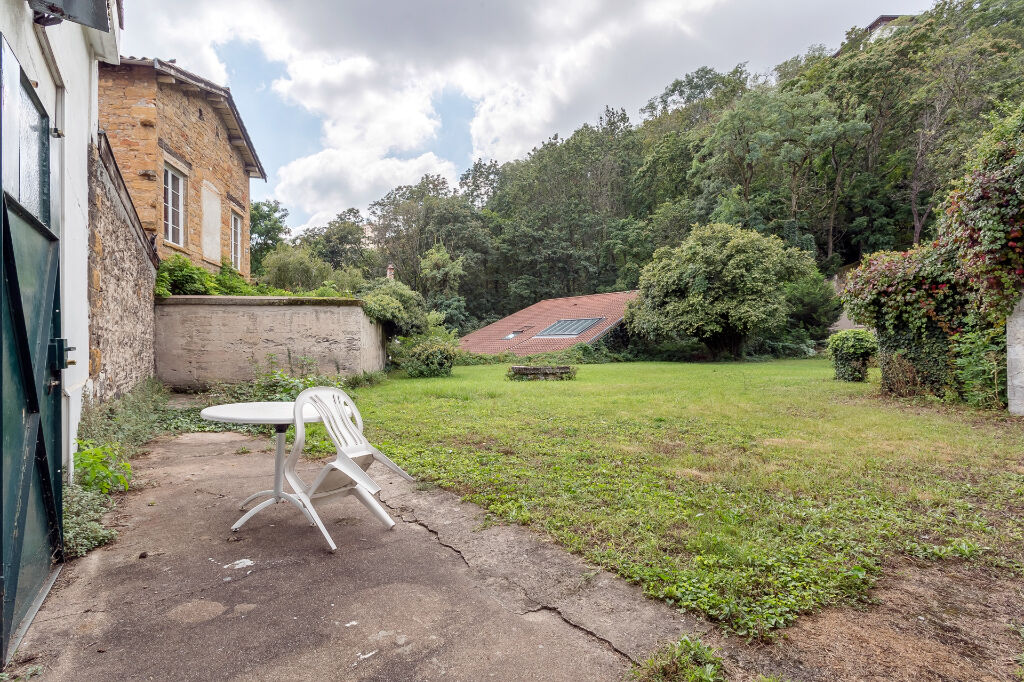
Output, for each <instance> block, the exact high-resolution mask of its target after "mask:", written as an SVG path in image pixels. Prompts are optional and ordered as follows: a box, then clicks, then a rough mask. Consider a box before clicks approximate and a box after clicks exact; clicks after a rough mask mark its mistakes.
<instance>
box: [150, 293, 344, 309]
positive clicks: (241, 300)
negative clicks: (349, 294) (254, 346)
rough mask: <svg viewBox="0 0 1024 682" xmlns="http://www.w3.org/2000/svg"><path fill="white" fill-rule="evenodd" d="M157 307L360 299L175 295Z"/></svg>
mask: <svg viewBox="0 0 1024 682" xmlns="http://www.w3.org/2000/svg"><path fill="white" fill-rule="evenodd" d="M156 305H326V306H339V307H342V306H358V307H362V305H363V302H362V300H360V299H358V298H333V297H331V298H328V297H317V296H184V295H174V296H168V297H167V298H158V299H156Z"/></svg>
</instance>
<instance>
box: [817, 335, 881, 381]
mask: <svg viewBox="0 0 1024 682" xmlns="http://www.w3.org/2000/svg"><path fill="white" fill-rule="evenodd" d="M828 352H829V355H831V356H832V366H833V367H835V370H836V380H838V381H866V380H867V378H868V360H870V359H871V356H872V355H874V354H875V353H877V352H878V342H877V341H876V340H875V335H874V334H872V333H871V332H869V331H868V330H866V329H846V330H844V331H841V332H836V333H835V334H833V335H832V336H831V337H830V338H829V340H828Z"/></svg>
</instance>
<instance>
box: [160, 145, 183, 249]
mask: <svg viewBox="0 0 1024 682" xmlns="http://www.w3.org/2000/svg"><path fill="white" fill-rule="evenodd" d="M173 178H177V179H178V181H179V185H180V190H179V191H178V206H177V209H178V224H177V225H174V224H173V223H172V222H171V211H172V210H173V209H174V206H173V204H170V203H169V201H168V200H169V198H170V192H171V189H170V187H169V181H170V180H172V179H173ZM187 193H188V176H187V175H186V174H185V173H183V172H182V171H181V170H180V169H179V168H177V167H175V166H173V165H171V164H169V163H167V162H164V177H163V212H164V215H163V224H164V234H163V237H164V242H165V243H167V244H171V245H173V246H177V247H179V248H184V247H185V223H186V214H185V204H186V198H187V196H188V194H187ZM175 227H177V229H178V241H175V240H174V239H173V236H174V228H175Z"/></svg>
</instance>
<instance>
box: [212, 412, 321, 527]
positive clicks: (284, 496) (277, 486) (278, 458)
mask: <svg viewBox="0 0 1024 682" xmlns="http://www.w3.org/2000/svg"><path fill="white" fill-rule="evenodd" d="M199 416H200V417H202V418H203V419H207V420H209V421H212V422H227V423H229V424H270V425H272V426H273V427H274V430H275V431H276V432H277V453H276V454H275V456H274V489H273V490H261V491H259V492H258V493H253V494H252V495H250V496H249V497H247V498H245V500H244V501H243V502H242V504H241V507H240V508H241V509H243V510H244V509H245V505H247V504H249V503H250V502H252V501H253V500H255V499H257V498H260V497H269V498H270V499H268V500H264V501H263V502H260V503H259V504H257V505H256V506H255V507H253V508H252V509H250V510H249V511H247V512H246V513H245V515H244V516H242V518H240V519H238V521H236V522H235V525H233V526H231V530H233V531H237V530H238V529H239V528H241V527H242V526H243V525H245V522H246V521H248V520H249V519H251V518H252V517H253V516H255V515H256V514H258V513H259V512H260V511H262V510H263V509H266V508H267V507H269V506H270V505H272V504H275V503H277V502H281V501H282V500H288V501H289V502H291V503H292V504H294V505H295V506H296V507H298V508H299V510H300V511H301V512H302V514H303V515H304V516H305V517H306V519H307V520H308V521H309V522H310V523H313V518H312V517H311V516H310V515H309V512H307V511H306V507H305V506H304V505H303V504H302V502H300V501H299V498H297V497H295V496H294V495H290V494H288V493H286V492H284V490H283V489H282V483H283V481H284V460H285V457H284V451H285V433H286V432H287V431H288V427H289V426H291V425H292V424H294V423H295V403H293V402H262V403H229V404H226V405H211V406H210V407H207V408H206V409H204V410H203V411H202V412H200V413H199ZM302 419H303V421H304V422H306V423H307V424H308V423H311V422H319V421H322V420H321V419H320V415H319V414H318V413H317V411H316V410H315V409H313V406H312V405H306V407H305V409H304V410H303V412H302Z"/></svg>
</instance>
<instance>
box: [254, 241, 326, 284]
mask: <svg viewBox="0 0 1024 682" xmlns="http://www.w3.org/2000/svg"><path fill="white" fill-rule="evenodd" d="M263 271H264V274H263V276H262V277H260V282H262V283H263V284H268V285H270V286H272V287H275V288H277V289H286V290H288V291H308V290H311V289H316V288H317V287H320V286H323V284H324V282H326V281H327V280H328V279H330V277H331V275H332V274H333V270H332V268H331V266H330V265H328V264H327V263H325V262H324V261H322V260H320V259H319V258H317V257H316V256H314V255H313V254H312V253H311V252H310V251H309V249H303V248H296V247H294V246H291V245H289V244H278V245H277V247H276V248H275V249H274V250H273V251H271V252H270V253H268V254H267V255H266V256H265V257H264V259H263Z"/></svg>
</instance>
